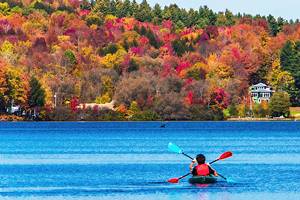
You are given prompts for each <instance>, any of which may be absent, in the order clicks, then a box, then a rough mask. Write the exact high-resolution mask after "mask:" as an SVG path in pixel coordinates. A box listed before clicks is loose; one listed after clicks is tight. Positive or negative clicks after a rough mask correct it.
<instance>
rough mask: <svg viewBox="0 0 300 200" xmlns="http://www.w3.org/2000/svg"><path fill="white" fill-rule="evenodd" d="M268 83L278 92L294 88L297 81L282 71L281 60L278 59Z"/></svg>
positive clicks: (268, 77) (269, 75)
mask: <svg viewBox="0 0 300 200" xmlns="http://www.w3.org/2000/svg"><path fill="white" fill-rule="evenodd" d="M267 80H268V83H269V84H270V85H271V86H272V88H273V89H274V90H276V91H278V90H281V91H282V90H289V89H291V88H294V87H295V86H294V84H295V80H294V78H293V77H292V75H291V74H290V73H289V72H287V71H284V70H282V69H281V65H280V60H279V59H278V58H277V59H276V60H275V61H274V62H273V63H272V68H271V71H270V72H269V74H268V76H267Z"/></svg>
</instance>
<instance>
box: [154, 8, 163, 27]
mask: <svg viewBox="0 0 300 200" xmlns="http://www.w3.org/2000/svg"><path fill="white" fill-rule="evenodd" d="M152 13H153V14H152V16H153V19H152V22H153V23H154V24H156V25H158V24H161V22H162V9H161V7H160V5H159V4H158V3H157V4H155V5H154V8H153V11H152Z"/></svg>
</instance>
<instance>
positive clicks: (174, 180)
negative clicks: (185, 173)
mask: <svg viewBox="0 0 300 200" xmlns="http://www.w3.org/2000/svg"><path fill="white" fill-rule="evenodd" d="M178 181H179V179H178V178H171V179H169V180H168V182H169V183H178Z"/></svg>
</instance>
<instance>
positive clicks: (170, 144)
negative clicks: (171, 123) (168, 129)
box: [168, 142, 194, 160]
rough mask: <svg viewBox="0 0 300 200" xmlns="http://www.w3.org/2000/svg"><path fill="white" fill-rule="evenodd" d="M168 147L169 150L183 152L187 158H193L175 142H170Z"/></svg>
mask: <svg viewBox="0 0 300 200" xmlns="http://www.w3.org/2000/svg"><path fill="white" fill-rule="evenodd" d="M168 149H169V151H171V152H174V153H178V154H183V155H184V156H186V157H188V158H189V159H192V160H194V158H192V157H191V156H189V155H187V154H185V153H184V152H183V151H182V149H181V148H180V147H179V146H177V145H176V144H173V143H172V142H170V143H169V144H168Z"/></svg>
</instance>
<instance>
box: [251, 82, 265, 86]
mask: <svg viewBox="0 0 300 200" xmlns="http://www.w3.org/2000/svg"><path fill="white" fill-rule="evenodd" d="M266 86H267V85H266V84H264V83H258V84H256V85H252V87H266Z"/></svg>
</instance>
